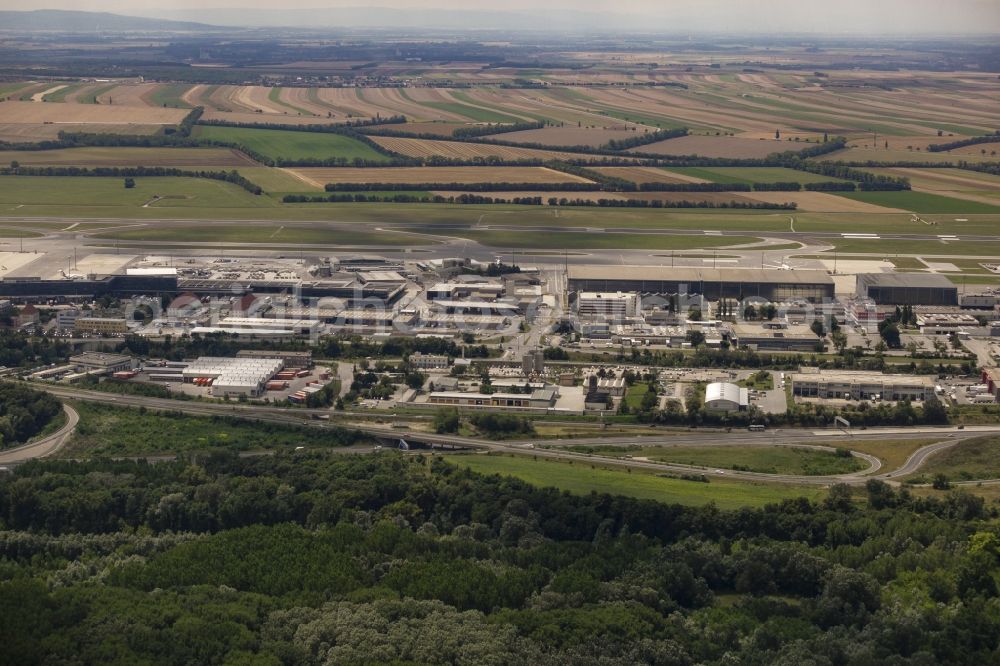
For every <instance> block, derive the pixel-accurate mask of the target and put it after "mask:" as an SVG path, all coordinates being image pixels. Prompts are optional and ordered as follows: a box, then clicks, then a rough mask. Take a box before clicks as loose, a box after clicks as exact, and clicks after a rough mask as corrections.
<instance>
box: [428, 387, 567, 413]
mask: <svg viewBox="0 0 1000 666" xmlns="http://www.w3.org/2000/svg"><path fill="white" fill-rule="evenodd" d="M557 397H559V394H558V393H557V392H556V390H555V389H552V388H547V389H535V390H534V391H532V392H531V393H489V394H487V393H461V392H454V391H441V392H435V393H431V394H430V397H429V398H428V400H427V401H428V402H429V403H430V404H432V405H452V406H454V407H503V408H515V409H549V408H551V407H552V406H554V405H555V404H556V398H557Z"/></svg>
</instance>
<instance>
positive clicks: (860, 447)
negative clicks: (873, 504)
mask: <svg viewBox="0 0 1000 666" xmlns="http://www.w3.org/2000/svg"><path fill="white" fill-rule="evenodd" d="M860 436H861V437H864V435H860ZM939 441H941V439H940V438H938V439H933V438H927V439H871V440H865V439H854V438H853V437H844V438H841V439H836V440H830V441H826V442H817V444H823V445H825V446H842V447H844V448H845V449H850V450H852V451H860V452H861V453H868V454H870V455H873V456H875V457H876V458H878V459H879V460H881V461H882V469H881V470H880V471H881V472H891V471H892V470H894V469H899V468H900V467H902V465H903V463H905V462H906V460H907V458H909V457H910V456H911V455H913V452H914V451H916V450H917V449H919V448H921V447H923V446H927V445H928V444H933V443H934V442H939Z"/></svg>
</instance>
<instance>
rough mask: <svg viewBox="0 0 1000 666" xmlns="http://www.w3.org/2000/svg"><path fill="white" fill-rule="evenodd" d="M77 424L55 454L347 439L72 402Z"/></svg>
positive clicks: (331, 443)
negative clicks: (64, 443)
mask: <svg viewBox="0 0 1000 666" xmlns="http://www.w3.org/2000/svg"><path fill="white" fill-rule="evenodd" d="M74 408H75V409H76V410H77V411H78V412H79V413H80V424H79V425H78V426H77V428H76V432H75V433H74V434H73V437H72V438H71V439H70V441H69V444H68V445H67V446H66V448H65V449H63V450H62V451H61V452H60V455H61V456H66V457H77V456H121V455H138V454H149V453H177V452H182V451H205V450H208V449H218V448H225V449H230V450H233V451H251V450H256V449H277V448H285V449H287V448H292V447H296V446H307V447H317V448H318V447H322V448H329V447H338V446H346V445H348V444H349V441H350V440H349V439H348V438H347V437H343V436H341V435H340V431H338V430H333V429H319V428H310V427H306V426H300V427H296V426H281V425H274V424H267V423H254V422H251V421H245V420H237V419H232V420H230V419H227V418H214V417H208V416H190V415H185V416H184V418H177V417H175V416H168V415H165V414H159V413H156V412H146V413H141V412H140V411H139V410H136V409H129V408H123V407H119V406H112V405H99V404H94V403H89V402H87V403H78V404H74Z"/></svg>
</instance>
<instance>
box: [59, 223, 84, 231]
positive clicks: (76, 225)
mask: <svg viewBox="0 0 1000 666" xmlns="http://www.w3.org/2000/svg"><path fill="white" fill-rule="evenodd" d="M78 226H80V223H79V222H74V223H73V224H71V225H69V226H68V227H66V228H65V229H63V231H69V230H71V229H75V228H76V227H78Z"/></svg>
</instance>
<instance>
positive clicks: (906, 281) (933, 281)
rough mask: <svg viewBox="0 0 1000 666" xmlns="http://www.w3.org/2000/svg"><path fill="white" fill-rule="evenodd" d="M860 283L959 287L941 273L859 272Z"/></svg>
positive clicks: (876, 285) (890, 285)
mask: <svg viewBox="0 0 1000 666" xmlns="http://www.w3.org/2000/svg"><path fill="white" fill-rule="evenodd" d="M858 284H864V285H865V286H868V287H931V288H935V289H955V290H957V289H958V287H957V286H956V285H955V283H954V282H952V281H951V280H949V279H948V278H947V277H946V276H944V275H941V274H940V273H858Z"/></svg>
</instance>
